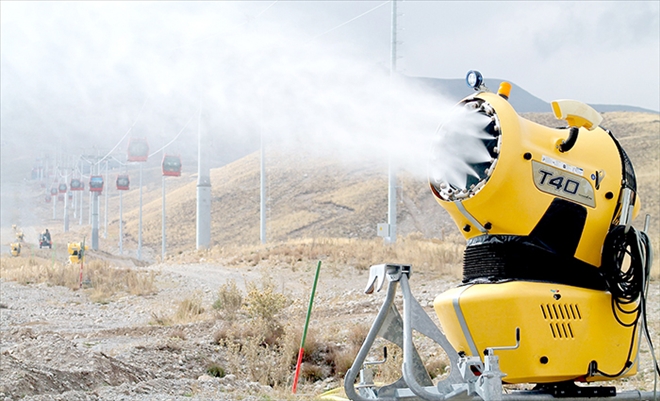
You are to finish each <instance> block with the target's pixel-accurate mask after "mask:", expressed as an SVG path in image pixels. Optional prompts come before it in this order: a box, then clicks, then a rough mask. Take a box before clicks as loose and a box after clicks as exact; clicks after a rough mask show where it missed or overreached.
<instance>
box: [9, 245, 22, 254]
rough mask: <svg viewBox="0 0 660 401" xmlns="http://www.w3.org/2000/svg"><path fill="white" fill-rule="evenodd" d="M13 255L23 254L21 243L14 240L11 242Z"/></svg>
mask: <svg viewBox="0 0 660 401" xmlns="http://www.w3.org/2000/svg"><path fill="white" fill-rule="evenodd" d="M9 247H10V248H11V249H10V252H11V256H19V255H20V254H21V244H20V243H19V242H12V243H11V244H9Z"/></svg>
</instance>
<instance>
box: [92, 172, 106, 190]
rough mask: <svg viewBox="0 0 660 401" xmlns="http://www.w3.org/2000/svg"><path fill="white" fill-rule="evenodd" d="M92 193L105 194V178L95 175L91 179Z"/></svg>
mask: <svg viewBox="0 0 660 401" xmlns="http://www.w3.org/2000/svg"><path fill="white" fill-rule="evenodd" d="M89 191H90V192H103V176H101V175H93V176H91V177H90V178H89Z"/></svg>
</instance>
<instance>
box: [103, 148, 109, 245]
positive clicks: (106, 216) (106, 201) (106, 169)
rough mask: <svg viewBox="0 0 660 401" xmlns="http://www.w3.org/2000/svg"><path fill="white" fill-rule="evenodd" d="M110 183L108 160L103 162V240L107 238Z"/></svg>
mask: <svg viewBox="0 0 660 401" xmlns="http://www.w3.org/2000/svg"><path fill="white" fill-rule="evenodd" d="M109 184H110V181H108V160H106V161H105V187H106V188H105V207H104V211H103V214H104V215H105V217H104V221H103V238H108V192H109V190H110V185H109Z"/></svg>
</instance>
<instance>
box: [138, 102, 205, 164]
mask: <svg viewBox="0 0 660 401" xmlns="http://www.w3.org/2000/svg"><path fill="white" fill-rule="evenodd" d="M196 114H197V110H195V113H193V115H192V117H190V119H189V120H188V122H187V123H186V124H185V125H184V126H183V128H181V131H179V133H178V134H176V136H175V137H174V138H172V140H171V141H169V142H168V143H167V144H165V146H163V147H162V148H160V149H158V150H157V151H155V152H153V153H152V154H150V155H149V157H151V156H154V155H156V154H158V152H160V151H162V150H163V149H165V148H166V147H168V146H170V145H171V144H172V142H174V141H176V139H177V138H178V137H179V135H181V133H182V132H183V130H184V129H186V127H187V126H188V124H190V122H191V121H192V119H193V118H194V117H195V115H196Z"/></svg>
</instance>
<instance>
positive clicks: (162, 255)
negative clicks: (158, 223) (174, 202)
mask: <svg viewBox="0 0 660 401" xmlns="http://www.w3.org/2000/svg"><path fill="white" fill-rule="evenodd" d="M166 218H167V213H166V212H165V175H163V218H162V220H163V228H162V234H161V237H162V239H163V243H162V250H161V257H160V261H161V263H163V262H165V250H166V247H167V223H166Z"/></svg>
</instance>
